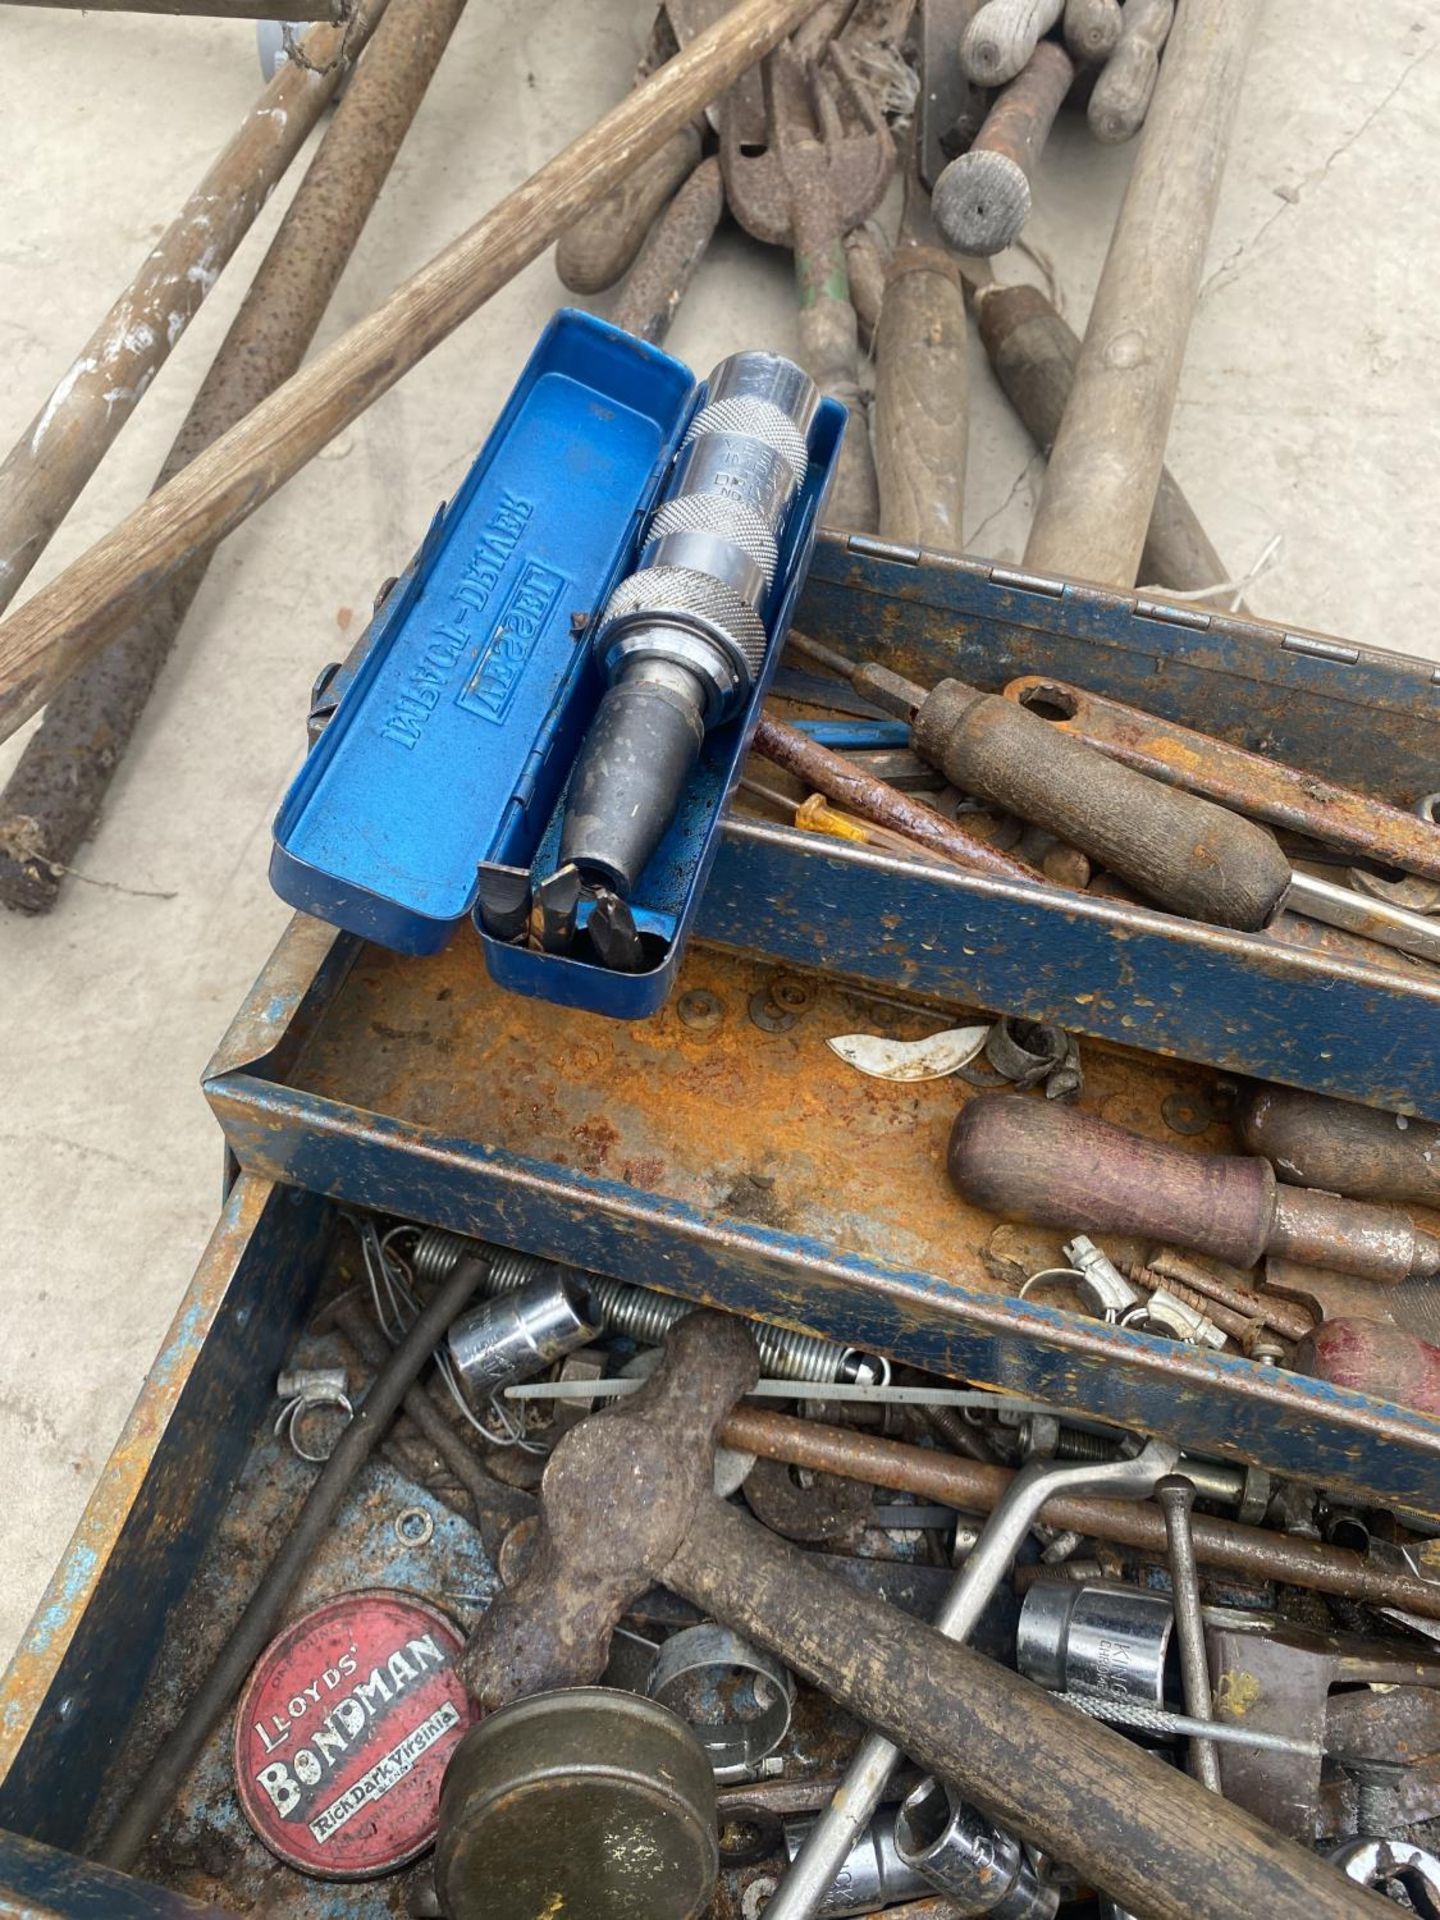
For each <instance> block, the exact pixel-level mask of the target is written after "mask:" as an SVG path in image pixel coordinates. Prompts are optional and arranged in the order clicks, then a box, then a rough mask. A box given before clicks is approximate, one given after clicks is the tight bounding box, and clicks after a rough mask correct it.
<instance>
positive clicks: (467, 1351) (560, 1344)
mask: <svg viewBox="0 0 1440 1920" xmlns="http://www.w3.org/2000/svg"><path fill="white" fill-rule="evenodd" d="M599 1331H600V1321H599V1317H598V1315H597V1312H596V1309H595V1303H594V1301H593V1300H592V1299H591V1297H590V1293H589V1290H588V1288H587V1287H586V1286H585V1283H584V1280H583V1279H582V1277H581V1276H580V1275H579V1274H578V1273H575V1272H572V1271H568V1270H565V1269H562V1268H559V1267H556V1268H553V1269H552V1270H551V1272H550V1273H548V1274H546V1275H545V1276H544V1277H543V1278H542V1279H539V1280H532V1281H531V1282H530V1283H529V1285H528V1286H524V1287H521V1288H519V1289H518V1290H517V1291H516V1292H514V1293H506V1294H502V1295H501V1296H500V1298H499V1299H497V1300H487V1301H486V1302H485V1304H484V1305H483V1306H479V1307H475V1308H472V1310H471V1311H470V1312H469V1313H463V1314H461V1316H460V1318H459V1319H458V1320H456V1321H455V1322H454V1324H453V1325H452V1326H451V1328H450V1331H449V1333H448V1334H447V1335H446V1339H445V1344H446V1347H447V1349H448V1350H449V1354H450V1359H451V1361H452V1363H453V1365H454V1367H455V1371H456V1373H458V1374H459V1376H460V1381H461V1384H462V1386H463V1387H464V1389H465V1394H466V1397H467V1398H468V1399H469V1400H470V1401H471V1403H472V1404H473V1405H475V1406H477V1407H478V1406H481V1405H483V1404H484V1402H485V1401H486V1400H488V1399H489V1397H490V1395H491V1394H493V1393H494V1392H495V1391H496V1390H497V1388H499V1387H506V1386H511V1385H513V1384H514V1383H515V1382H516V1381H518V1380H528V1379H530V1378H531V1377H532V1376H533V1375H534V1374H537V1373H541V1372H543V1370H544V1369H545V1368H546V1367H548V1366H549V1365H550V1364H551V1362H552V1361H555V1360H559V1359H562V1358H563V1357H564V1355H565V1354H567V1353H573V1352H574V1351H575V1349H576V1348H577V1347H583V1346H587V1345H588V1344H589V1343H590V1341H592V1340H593V1339H594V1338H595V1336H596V1334H597V1333H598V1332H599Z"/></svg>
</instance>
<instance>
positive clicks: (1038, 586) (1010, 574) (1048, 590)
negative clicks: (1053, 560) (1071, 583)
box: [990, 567, 1065, 600]
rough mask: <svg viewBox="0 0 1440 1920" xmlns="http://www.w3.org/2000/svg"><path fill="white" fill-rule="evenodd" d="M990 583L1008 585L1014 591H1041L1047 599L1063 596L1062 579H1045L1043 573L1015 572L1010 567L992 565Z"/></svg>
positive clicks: (1001, 585) (999, 585)
mask: <svg viewBox="0 0 1440 1920" xmlns="http://www.w3.org/2000/svg"><path fill="white" fill-rule="evenodd" d="M990 584H991V585H992V586H995V587H1010V588H1012V589H1013V590H1014V591H1015V592H1016V593H1043V594H1044V596H1045V598H1046V599H1047V600H1063V599H1064V598H1065V582H1064V581H1063V580H1047V579H1046V578H1045V577H1044V575H1043V574H1038V573H1017V572H1016V571H1015V570H1014V569H1013V568H1011V567H992V568H991V569H990Z"/></svg>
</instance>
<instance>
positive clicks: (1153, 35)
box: [1085, 0, 1175, 146]
mask: <svg viewBox="0 0 1440 1920" xmlns="http://www.w3.org/2000/svg"><path fill="white" fill-rule="evenodd" d="M1174 18H1175V0H1129V5H1128V6H1127V7H1126V9H1125V17H1124V26H1123V29H1122V32H1121V35H1120V44H1119V45H1118V46H1117V47H1116V49H1115V51H1114V52H1113V53H1112V54H1111V56H1110V58H1109V59H1108V60H1107V61H1106V63H1105V68H1104V71H1103V72H1102V73H1101V75H1100V78H1099V79H1098V80H1097V81H1096V82H1095V90H1094V92H1093V93H1092V94H1091V95H1090V105H1089V106H1088V107H1087V108H1086V110H1085V117H1086V118H1087V119H1088V121H1089V122H1090V131H1091V132H1092V133H1093V134H1094V136H1095V138H1096V139H1097V140H1103V141H1104V142H1105V143H1106V145H1107V146H1118V145H1120V143H1121V142H1122V141H1125V140H1133V139H1134V138H1135V135H1136V134H1137V133H1138V132H1139V131H1140V129H1141V127H1142V126H1143V125H1144V121H1145V115H1146V113H1147V112H1148V111H1149V107H1150V96H1151V94H1152V93H1154V91H1155V81H1156V78H1157V76H1158V75H1159V72H1160V49H1161V48H1162V47H1163V46H1164V44H1165V41H1166V39H1167V37H1168V35H1169V32H1170V23H1171V21H1172V20H1173V19H1174Z"/></svg>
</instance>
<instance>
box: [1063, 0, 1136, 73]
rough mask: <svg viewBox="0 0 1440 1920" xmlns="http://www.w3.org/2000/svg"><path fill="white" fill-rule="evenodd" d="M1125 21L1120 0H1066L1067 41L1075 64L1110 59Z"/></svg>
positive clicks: (1092, 63) (1097, 62)
mask: <svg viewBox="0 0 1440 1920" xmlns="http://www.w3.org/2000/svg"><path fill="white" fill-rule="evenodd" d="M1124 24H1125V22H1124V17H1123V15H1122V14H1121V12H1120V0H1065V44H1066V46H1067V47H1068V48H1069V49H1070V57H1071V59H1072V60H1073V61H1074V62H1075V64H1076V66H1077V67H1079V66H1084V67H1093V66H1096V65H1098V64H1099V63H1100V62H1101V61H1103V60H1108V59H1109V58H1110V56H1111V54H1112V53H1113V52H1114V51H1115V48H1116V46H1117V45H1118V43H1119V40H1120V35H1121V32H1122V30H1123V28H1124Z"/></svg>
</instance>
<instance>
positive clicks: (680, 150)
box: [555, 126, 700, 293]
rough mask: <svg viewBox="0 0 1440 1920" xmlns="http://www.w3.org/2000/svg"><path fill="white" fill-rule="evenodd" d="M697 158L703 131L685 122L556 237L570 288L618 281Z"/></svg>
mask: <svg viewBox="0 0 1440 1920" xmlns="http://www.w3.org/2000/svg"><path fill="white" fill-rule="evenodd" d="M699 163H700V134H699V131H698V130H697V129H696V128H695V127H694V126H688V127H682V128H681V129H680V131H679V132H678V133H672V134H671V136H670V138H669V139H668V140H667V141H666V142H665V144H664V146H663V147H661V149H660V151H659V152H658V153H652V154H651V156H650V158H649V159H648V160H644V161H642V162H641V163H640V165H639V166H638V167H637V168H636V169H635V171H634V172H633V173H632V174H631V175H630V177H629V179H628V180H626V181H624V182H623V184H622V185H620V186H618V187H616V189H615V191H614V192H613V193H610V194H607V195H606V197H605V198H604V199H603V200H602V201H600V202H599V204H598V205H597V206H594V207H592V208H591V209H590V211H589V212H588V213H583V214H581V216H580V218H579V219H578V220H577V221H576V222H575V224H574V225H573V226H571V227H567V228H566V230H565V232H564V233H562V234H561V236H560V238H559V241H558V242H557V243H556V247H555V271H556V273H558V274H559V276H560V278H561V280H562V281H563V282H564V284H565V285H566V286H567V287H568V288H569V289H570V291H571V292H572V293H601V292H603V290H604V289H605V288H606V287H613V286H614V284H615V282H616V281H617V280H618V279H619V278H620V276H621V274H622V273H624V272H625V270H626V269H627V268H628V267H629V266H630V264H631V263H632V261H633V260H634V258H635V256H636V254H637V253H639V251H640V248H641V245H642V243H643V242H644V239H645V235H646V234H647V233H648V232H649V230H650V223H651V221H652V220H653V219H654V218H655V216H656V214H657V213H659V211H660V209H661V208H662V207H663V206H664V205H665V202H666V201H667V200H668V199H669V198H670V196H671V194H672V193H674V191H675V189H676V188H677V187H678V186H680V185H681V184H682V182H684V181H685V180H688V179H689V177H690V175H691V174H692V173H693V172H694V171H695V168H696V167H697V166H698V165H699Z"/></svg>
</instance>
